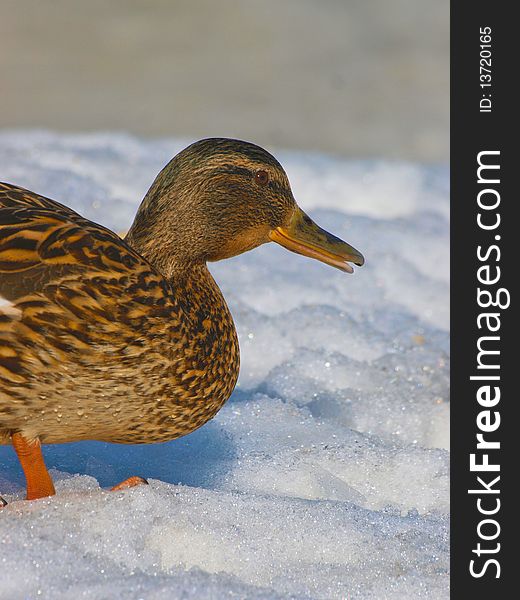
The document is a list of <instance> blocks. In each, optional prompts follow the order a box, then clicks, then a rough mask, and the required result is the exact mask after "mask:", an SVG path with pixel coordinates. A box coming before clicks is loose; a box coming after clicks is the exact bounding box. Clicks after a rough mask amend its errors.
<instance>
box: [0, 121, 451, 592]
mask: <svg viewBox="0 0 520 600" xmlns="http://www.w3.org/2000/svg"><path fill="white" fill-rule="evenodd" d="M189 141H191V140H182V141H179V140H165V141H152V142H150V141H148V142H144V141H140V140H137V139H135V138H133V137H128V136H125V135H114V134H95V135H81V136H72V135H59V136H58V135H55V134H51V133H46V132H5V133H1V134H0V180H4V181H10V182H12V183H16V184H19V185H21V186H25V187H28V188H29V189H32V190H34V191H37V192H39V193H42V194H44V195H48V196H50V197H51V198H54V199H56V200H59V201H61V202H64V203H65V204H69V205H70V206H72V207H73V208H75V209H76V210H78V211H79V212H81V213H82V214H84V215H85V216H87V217H89V218H91V219H93V220H95V221H97V222H100V223H103V224H104V225H107V226H109V227H112V228H113V229H115V230H116V231H121V230H124V229H125V228H126V227H128V225H129V224H130V222H131V219H132V217H133V214H134V212H135V209H136V206H137V203H138V202H139V200H140V199H141V198H142V196H143V194H144V193H145V191H146V189H147V187H148V185H149V184H150V183H151V181H152V180H153V178H154V177H155V175H156V173H157V172H158V171H159V169H160V168H161V167H162V166H163V164H164V163H165V162H166V161H167V160H168V159H169V158H170V157H171V156H172V155H173V154H175V153H176V152H177V151H178V150H180V149H181V148H182V147H184V146H185V145H187V143H188V142H189ZM276 155H277V157H278V158H279V159H280V160H281V162H282V164H284V166H285V168H286V171H287V173H288V175H289V178H290V180H291V183H292V186H293V191H294V194H295V197H296V199H297V200H298V202H299V203H300V205H301V206H302V207H303V208H304V209H305V210H306V211H307V212H309V213H310V214H311V216H312V217H313V218H314V219H315V220H316V221H317V222H318V223H320V224H321V225H322V226H323V227H325V228H326V229H328V230H329V231H332V232H334V233H335V234H336V235H339V236H340V237H342V238H344V239H345V240H347V241H348V242H350V243H352V244H353V245H354V246H355V247H356V248H359V249H360V250H361V251H362V252H363V254H364V255H365V258H366V266H365V267H363V268H362V269H356V273H355V274H354V275H352V276H349V275H346V274H344V273H341V272H339V271H336V270H334V269H332V268H330V267H327V266H325V265H323V264H321V263H317V262H314V261H311V260H309V259H305V258H303V257H299V256H296V255H293V254H291V253H289V252H286V251H284V250H283V249H282V248H280V247H275V246H274V245H273V244H270V245H269V246H264V247H262V248H260V249H257V250H255V251H254V252H250V253H248V254H246V255H243V256H241V257H237V258H235V259H232V260H229V261H226V262H224V263H219V264H214V265H212V271H213V273H214V275H215V278H216V279H217V281H218V282H219V284H220V286H221V288H222V290H223V292H224V295H225V296H226V298H227V300H228V303H229V305H230V308H231V311H232V312H233V315H234V317H235V321H236V324H237V328H238V332H239V336H240V342H241V349H242V372H241V377H240V381H239V385H238V387H237V389H236V391H235V393H234V394H233V396H232V398H231V400H230V401H229V403H228V404H227V405H226V406H225V407H224V408H223V410H222V411H221V412H220V413H219V414H218V415H217V417H216V418H215V419H214V420H213V421H212V422H210V423H209V424H207V425H206V426H204V427H203V428H202V429H201V430H199V431H197V432H195V433H194V434H192V435H190V436H188V437H186V438H182V439H180V440H177V441H173V442H170V443H167V444H163V445H152V446H118V445H110V444H104V443H97V442H88V443H78V444H67V445H61V446H54V447H47V448H46V449H45V455H46V459H47V463H48V465H49V467H50V468H52V469H53V475H54V477H55V479H56V481H57V495H56V496H55V497H53V498H50V499H45V500H41V501H36V502H32V503H26V502H23V501H20V500H21V499H22V497H23V490H22V484H23V480H22V477H21V473H20V469H19V466H18V464H17V461H16V460H15V458H14V454H13V452H12V449H11V448H9V447H0V464H1V468H0V492H1V493H2V495H4V497H5V498H6V499H7V500H9V502H10V504H9V505H8V506H7V507H6V508H5V509H2V510H1V511H0V598H1V599H2V600H4V599H11V598H13V599H15V598H49V599H53V600H54V599H56V600H59V599H62V598H74V599H77V598H89V599H101V598H125V599H138V598H145V599H146V600H152V599H153V600H156V599H157V600H158V599H161V600H162V599H170V598H189V599H205V598H211V599H213V598H224V597H226V598H228V597H229V598H269V599H272V598H298V599H303V598H316V599H318V598H327V599H328V598H338V599H339V598H349V599H358V598H362V599H366V598H370V599H375V600H386V599H401V598H403V599H404V598H406V599H408V598H414V599H416V598H435V599H437V598H447V597H448V568H449V564H448V559H449V520H448V519H449V512H448V511H449V506H448V500H449V498H448V482H449V472H448V467H449V453H448V452H447V448H448V444H449V439H448V418H449V403H448V375H449V362H448V361H449V356H448V350H449V346H448V327H449V313H448V293H449V288H448V275H449V273H448V266H449V239H448V209H449V206H448V172H447V169H446V168H443V167H424V166H421V165H414V164H404V163H389V162H345V161H340V160H337V159H335V158H331V157H324V156H317V155H309V154H305V153H290V152H276ZM134 474H140V475H144V476H146V477H148V478H149V479H150V485H149V486H147V487H146V486H143V487H141V488H136V489H133V490H130V491H126V492H120V493H109V492H105V491H103V490H101V489H100V486H102V487H106V486H109V485H111V484H114V483H116V482H118V481H120V480H121V479H123V478H125V477H127V476H129V475H134Z"/></svg>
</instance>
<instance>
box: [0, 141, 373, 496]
mask: <svg viewBox="0 0 520 600" xmlns="http://www.w3.org/2000/svg"><path fill="white" fill-rule="evenodd" d="M269 241H275V242H276V243H278V244H280V245H282V246H284V247H285V248H287V249H289V250H291V251H293V252H296V253H298V254H303V255H306V256H309V257H312V258H315V259H318V260H320V261H322V262H325V263H327V264H329V265H332V266H334V267H336V268H338V269H341V270H343V271H347V272H352V271H353V269H352V267H351V266H350V265H349V264H348V261H352V262H354V263H356V264H358V265H361V264H363V257H362V256H361V254H360V253H359V252H357V250H355V249H354V248H352V246H349V245H348V244H347V243H346V242H343V241H342V240H340V239H339V238H336V237H335V236H333V235H332V234H330V233H328V232H326V231H324V230H323V229H321V228H320V227H318V226H317V225H316V224H315V223H313V221H312V220H311V219H310V218H309V217H308V216H307V215H306V214H305V213H304V212H303V211H301V209H299V208H298V206H297V204H296V202H295V200H294V197H293V195H292V191H291V188H290V184H289V181H288V179H287V176H286V174H285V171H284V170H283V168H282V166H281V165H280V163H279V162H278V161H277V160H276V159H275V158H274V157H273V156H272V155H271V154H269V153H268V152H266V151H265V150H264V149H262V148H260V147H259V146H256V145H254V144H251V143H248V142H243V141H240V140H230V139H225V138H214V139H206V140H201V141H199V142H196V143H194V144H192V145H191V146H189V147H188V148H186V149H184V150H183V151H182V152H180V153H179V154H178V155H177V156H175V157H174V158H173V159H172V160H171V161H170V162H169V163H168V164H167V165H166V166H165V167H164V169H163V170H162V171H161V172H160V173H159V175H158V176H157V177H156V179H155V181H154V182H153V184H152V186H151V187H150V189H149V190H148V193H147V194H146V196H145V198H144V199H143V201H142V203H141V205H140V207H139V209H138V211H137V214H136V217H135V220H134V223H133V225H132V226H131V228H130V230H129V232H128V234H127V236H126V238H125V239H124V240H123V239H121V238H120V237H119V236H117V235H116V234H115V233H113V232H112V231H110V230H108V229H106V228H105V227H103V226H101V225H97V224H95V223H93V222H91V221H89V220H88V219H85V218H83V217H82V216H80V215H79V214H78V213H76V212H75V211H73V210H72V209H70V208H67V207H66V206H64V205H62V204H60V203H58V202H55V201H53V200H50V199H48V198H45V197H43V196H40V195H38V194H36V193H33V192H30V191H28V190H25V189H23V188H20V187H17V186H14V185H10V184H0V444H8V443H12V445H13V447H14V449H15V451H16V453H17V455H18V458H19V459H20V463H21V466H22V468H23V470H24V473H25V477H26V481H27V499H36V498H41V497H44V496H48V495H52V494H54V493H55V491H54V486H53V483H52V479H51V477H50V475H49V473H48V471H47V468H46V466H45V463H44V460H43V456H42V452H41V444H42V443H43V444H45V443H51V444H54V443H62V442H72V441H78V440H101V441H106V442H119V443H132V444H135V443H154V442H164V441H168V440H171V439H174V438H177V437H179V436H182V435H186V434H188V433H190V432H191V431H193V430H195V429H197V428H198V427H200V426H201V425H203V424H204V423H206V422H207V421H208V420H209V419H211V418H212V417H213V416H214V415H215V414H216V413H217V412H218V410H219V409H220V408H221V407H222V405H223V404H224V403H225V402H226V400H227V399H228V398H229V396H230V395H231V393H232V391H233V389H234V387H235V384H236V382H237V378H238V369H239V348H238V339H237V334H236V331H235V326H234V324H233V319H232V317H231V314H230V312H229V309H228V307H227V305H226V302H225V300H224V298H223V296H222V293H221V291H220V289H219V288H218V286H217V284H216V282H215V281H214V280H213V277H212V276H211V274H210V272H209V270H208V268H207V263H208V262H212V261H216V260H221V259H226V258H229V257H231V256H236V255H237V254H240V253H242V252H246V251H248V250H251V249H253V248H255V247H257V246H259V245H261V244H263V243H266V242H269ZM142 481H143V480H142V479H141V478H135V477H134V478H130V479H129V480H127V481H125V482H123V483H122V484H120V485H119V486H116V487H115V488H113V489H121V488H122V487H128V486H129V485H135V484H136V483H141V482H142ZM0 501H1V498H0ZM1 504H3V502H0V505H1Z"/></svg>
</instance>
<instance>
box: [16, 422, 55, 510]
mask: <svg viewBox="0 0 520 600" xmlns="http://www.w3.org/2000/svg"><path fill="white" fill-rule="evenodd" d="M11 441H12V443H13V447H14V450H15V452H16V454H17V456H18V460H19V461H20V464H21V465H22V469H23V472H24V475H25V480H26V482H27V496H26V498H27V500H36V499H37V498H45V496H54V494H55V493H56V490H55V489H54V484H53V483H52V479H51V476H50V475H49V472H48V471H47V467H46V466H45V462H44V460H43V455H42V447H41V444H40V441H39V440H35V441H34V442H32V441H31V442H29V441H27V440H26V439H25V438H24V437H23V435H22V434H21V433H13V435H12V436H11Z"/></svg>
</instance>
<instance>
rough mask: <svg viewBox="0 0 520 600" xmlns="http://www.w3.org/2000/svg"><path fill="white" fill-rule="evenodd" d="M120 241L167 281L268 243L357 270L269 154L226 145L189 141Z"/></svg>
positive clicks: (357, 258)
mask: <svg viewBox="0 0 520 600" xmlns="http://www.w3.org/2000/svg"><path fill="white" fill-rule="evenodd" d="M126 239H127V241H128V242H129V243H130V245H132V246H133V247H134V248H136V250H138V251H139V252H141V254H143V256H145V258H147V259H148V260H149V261H150V262H152V264H155V265H156V266H157V268H159V269H160V270H162V272H163V273H164V274H165V275H166V276H168V275H170V276H171V275H173V274H174V273H175V272H176V271H179V270H182V269H183V268H187V267H188V265H192V264H197V263H205V262H207V261H216V260H221V259H225V258H229V257H231V256H236V255H237V254H241V253H242V252H246V251H247V250H251V249H253V248H256V247H257V246H260V245H261V244H264V243H266V242H270V241H274V242H276V243H277V244H280V245H281V246H284V247H285V248H287V249H288V250H291V251H292V252H296V253H298V254H302V255H304V256H309V257H311V258H315V259H317V260H320V261H322V262H324V263H326V264H328V265H331V266H333V267H336V268H337V269H341V270H342V271H346V272H347V273H352V272H353V269H352V266H351V265H350V264H349V263H354V264H356V265H358V266H361V265H362V264H363V263H364V258H363V256H362V255H361V253H360V252H358V251H357V250H356V249H355V248H353V247H352V246H350V245H349V244H347V243H346V242H344V241H343V240H341V239H339V238H337V237H336V236H334V235H332V234H331V233H329V232H327V231H325V230H324V229H322V228H321V227H319V226H318V225H316V223H314V222H313V221H312V219H311V218H310V217H309V216H307V215H306V214H305V213H304V212H303V211H302V210H301V209H300V208H299V207H298V205H297V204H296V201H295V199H294V197H293V194H292V191H291V186H290V184H289V180H288V178H287V175H286V173H285V171H284V170H283V168H282V166H281V165H280V163H279V162H278V161H277V160H276V159H275V158H274V157H273V156H272V155H271V154H269V152H267V151H266V150H264V149H263V148H260V147H259V146H256V145H255V144H251V143H249V142H243V141H240V140H232V139H225V138H210V139H205V140H201V141H198V142H195V143H194V144H192V145H191V146H188V147H187V148H186V149H184V150H182V152H180V153H179V154H177V155H176V156H175V157H174V158H173V159H172V160H171V161H170V162H169V163H168V164H167V165H166V166H165V167H164V169H163V170H162V171H161V172H160V173H159V175H158V176H157V178H156V179H155V181H154V183H153V184H152V186H151V188H150V190H149V191H148V193H147V194H146V196H145V198H144V200H143V202H142V204H141V206H140V207H139V210H138V212H137V215H136V218H135V221H134V223H133V225H132V227H131V229H130V231H129V232H128V235H127V238H126Z"/></svg>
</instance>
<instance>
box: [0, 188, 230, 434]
mask: <svg viewBox="0 0 520 600" xmlns="http://www.w3.org/2000/svg"><path fill="white" fill-rule="evenodd" d="M0 273H1V276H0V297H3V299H4V309H5V306H7V303H9V309H8V310H4V314H2V313H1V312H0V443H3V444H6V443H10V434H11V433H12V432H13V431H18V432H20V433H22V434H23V436H24V437H25V438H26V439H28V440H33V439H39V440H40V441H41V442H42V443H51V444H54V443H61V442H70V441H77V440H84V439H95V440H102V441H107V442H119V443H153V442H164V441H167V440H171V439H173V438H176V437H179V436H181V435H185V434H187V433H190V432H191V431H193V430H194V429H197V428H198V427H200V426H201V425H203V424H204V423H205V422H206V421H208V420H209V419H211V418H212V417H213V416H214V415H215V414H216V413H217V411H218V410H219V409H220V408H221V407H222V405H223V404H224V402H225V401H226V400H227V399H228V398H229V396H230V395H231V392H232V391H233V388H234V386H235V383H236V380H237V377H238V368H239V349H238V340H237V335H236V331H235V327H234V324H233V320H232V317H231V314H230V312H229V309H228V307H227V305H226V302H225V300H224V298H223V296H222V294H221V292H220V290H219V288H218V286H217V284H216V283H215V281H214V280H213V278H212V276H211V274H210V272H209V270H208V269H207V267H206V266H205V265H194V266H193V267H192V268H189V269H186V270H185V271H183V272H182V273H181V274H180V276H179V277H178V278H176V279H174V280H171V281H169V280H167V279H166V278H165V277H164V276H163V275H162V274H161V273H159V272H158V271H157V269H155V268H154V267H153V266H152V265H151V264H150V263H149V262H147V261H146V260H145V259H144V258H143V257H142V256H140V255H139V254H138V253H137V252H136V251H135V250H133V249H132V248H131V247H130V246H129V245H128V244H126V243H125V242H124V241H123V240H121V239H120V238H119V237H118V236H117V235H116V234H114V233H112V232H111V231H109V230H107V229H105V228H104V227H101V226H98V225H96V224H94V223H92V222H90V221H88V220H87V219H84V218H83V217H81V216H80V215H78V214H77V213H75V212H74V211H72V210H71V209H68V208H66V207H64V206H62V205H61V204H59V203H57V202H54V201H52V200H50V199H48V198H44V197H42V196H39V195H37V194H34V193H32V192H29V191H27V190H24V189H22V188H17V187H15V186H11V185H8V184H0ZM1 310H2V309H1V306H0V311H1Z"/></svg>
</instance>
